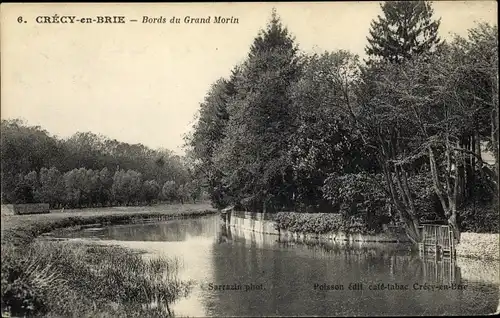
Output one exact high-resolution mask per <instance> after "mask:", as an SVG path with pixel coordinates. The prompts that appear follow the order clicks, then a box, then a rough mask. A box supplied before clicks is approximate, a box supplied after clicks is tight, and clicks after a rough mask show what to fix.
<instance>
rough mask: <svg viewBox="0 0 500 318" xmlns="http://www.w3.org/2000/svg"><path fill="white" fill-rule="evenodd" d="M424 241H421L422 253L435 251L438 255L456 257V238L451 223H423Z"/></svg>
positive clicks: (421, 227) (421, 228) (422, 233)
mask: <svg viewBox="0 0 500 318" xmlns="http://www.w3.org/2000/svg"><path fill="white" fill-rule="evenodd" d="M420 231H421V232H420V233H421V237H422V241H421V242H420V243H419V250H420V253H421V254H423V255H425V254H426V253H433V254H435V255H436V257H438V256H444V257H453V258H454V257H455V255H456V252H455V239H454V237H453V232H452V230H451V228H450V226H449V225H438V224H422V225H421V226H420Z"/></svg>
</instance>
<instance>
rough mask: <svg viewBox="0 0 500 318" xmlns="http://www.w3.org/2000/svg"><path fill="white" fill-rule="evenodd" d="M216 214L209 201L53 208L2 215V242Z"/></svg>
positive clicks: (23, 240) (19, 242)
mask: <svg viewBox="0 0 500 318" xmlns="http://www.w3.org/2000/svg"><path fill="white" fill-rule="evenodd" d="M213 213H216V210H215V209H213V208H212V207H211V206H210V204H171V205H170V204H168V205H167V204H161V205H154V206H146V207H135V206H134V207H108V208H88V209H71V210H64V211H61V210H53V211H51V213H48V214H30V215H2V217H1V229H2V231H1V237H2V245H3V244H4V243H11V244H16V245H19V244H21V245H22V244H28V243H30V242H31V241H32V240H33V239H34V238H35V237H37V236H40V235H42V234H44V233H48V232H52V231H54V230H57V229H61V228H69V227H78V226H85V225H90V224H95V225H97V224H99V225H112V224H123V223H134V222H144V221H148V220H154V221H163V220H170V219H174V218H185V217H198V216H204V215H209V214H213Z"/></svg>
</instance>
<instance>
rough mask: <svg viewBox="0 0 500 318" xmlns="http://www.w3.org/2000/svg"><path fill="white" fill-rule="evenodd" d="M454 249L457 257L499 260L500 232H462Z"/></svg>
mask: <svg viewBox="0 0 500 318" xmlns="http://www.w3.org/2000/svg"><path fill="white" fill-rule="evenodd" d="M456 251H457V257H464V258H472V259H480V260H488V261H489V260H491V261H500V234H498V233H468V232H464V233H462V234H461V236H460V244H458V245H457V248H456Z"/></svg>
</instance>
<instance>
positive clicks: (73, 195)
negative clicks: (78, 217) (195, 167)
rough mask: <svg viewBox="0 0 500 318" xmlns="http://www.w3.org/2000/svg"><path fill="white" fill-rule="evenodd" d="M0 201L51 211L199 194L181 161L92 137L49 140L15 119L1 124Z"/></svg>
mask: <svg viewBox="0 0 500 318" xmlns="http://www.w3.org/2000/svg"><path fill="white" fill-rule="evenodd" d="M1 142H2V143H1V144H2V148H1V156H2V157H1V164H2V171H1V173H2V175H1V181H2V203H31V202H47V203H50V205H51V207H52V208H61V207H94V206H112V205H138V204H139V205H140V204H151V203H155V202H158V201H169V202H173V201H176V202H184V201H192V200H197V199H199V198H200V196H201V189H200V187H199V186H198V182H197V181H196V180H195V179H194V178H193V176H192V174H191V172H190V170H189V168H188V166H187V163H186V162H183V159H182V158H180V157H179V156H176V155H174V154H172V153H171V152H170V151H167V150H152V149H150V148H148V147H145V146H144V145H141V144H136V145H130V144H127V143H123V142H119V141H116V140H111V139H108V138H106V137H104V136H100V135H96V134H92V133H76V134H75V135H73V136H72V137H70V138H67V139H58V138H55V137H53V136H50V135H49V134H48V133H47V132H46V131H44V130H43V129H41V128H40V127H33V126H28V125H26V124H24V123H23V122H22V121H20V120H2V123H1Z"/></svg>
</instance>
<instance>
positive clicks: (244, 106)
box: [215, 10, 300, 211]
mask: <svg viewBox="0 0 500 318" xmlns="http://www.w3.org/2000/svg"><path fill="white" fill-rule="evenodd" d="M297 51H298V48H297V46H296V45H295V43H294V39H293V37H292V36H291V35H290V34H289V32H288V30H287V28H286V27H284V26H283V25H282V23H281V21H280V19H279V18H278V16H277V14H276V12H275V11H274V10H273V13H272V17H271V21H270V22H269V24H268V25H267V28H266V29H265V30H261V32H260V34H259V35H258V36H257V37H256V38H255V39H254V42H253V44H252V46H251V48H250V52H249V54H248V58H247V60H246V61H245V63H244V64H243V66H242V70H241V74H240V75H239V76H238V80H237V81H236V96H235V98H233V99H232V101H231V102H230V104H229V106H228V112H229V122H228V124H227V128H226V137H225V138H224V141H223V144H222V145H221V147H220V151H219V152H218V153H217V154H216V155H215V164H216V165H217V166H218V167H219V170H220V171H222V173H224V184H225V186H227V187H228V189H229V190H228V191H229V193H232V195H233V199H231V200H232V201H233V203H235V204H238V203H243V202H245V203H244V205H247V206H248V208H251V209H253V210H256V211H266V210H273V209H281V208H284V207H286V206H288V207H290V206H291V205H292V195H293V180H292V178H293V176H292V168H291V164H290V162H289V160H288V157H287V152H288V148H289V142H290V140H289V135H290V132H291V131H293V125H292V118H293V114H292V113H291V112H290V105H291V99H290V96H289V88H290V87H291V85H292V83H294V82H295V81H296V80H297V77H298V75H299V72H300V66H299V63H298V54H297Z"/></svg>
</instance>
